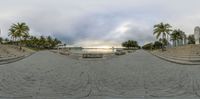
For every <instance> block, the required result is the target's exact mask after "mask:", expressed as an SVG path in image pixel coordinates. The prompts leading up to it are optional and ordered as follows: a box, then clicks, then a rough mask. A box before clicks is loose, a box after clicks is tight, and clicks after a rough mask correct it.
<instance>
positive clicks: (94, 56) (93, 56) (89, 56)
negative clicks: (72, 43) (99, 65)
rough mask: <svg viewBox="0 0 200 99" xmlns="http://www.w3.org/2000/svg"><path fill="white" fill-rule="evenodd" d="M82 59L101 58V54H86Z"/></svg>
mask: <svg viewBox="0 0 200 99" xmlns="http://www.w3.org/2000/svg"><path fill="white" fill-rule="evenodd" d="M82 58H103V54H92V53H86V54H83V55H82Z"/></svg>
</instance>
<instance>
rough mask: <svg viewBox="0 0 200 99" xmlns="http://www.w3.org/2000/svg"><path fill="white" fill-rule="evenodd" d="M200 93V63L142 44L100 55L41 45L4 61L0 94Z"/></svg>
mask: <svg viewBox="0 0 200 99" xmlns="http://www.w3.org/2000/svg"><path fill="white" fill-rule="evenodd" d="M199 96H200V66H197V65H195V66H192V65H188V66H187V65H179V64H174V63H170V62H167V61H164V60H161V59H159V58H157V57H155V56H153V55H151V54H149V53H148V52H145V51H143V50H138V51H136V52H135V53H132V54H128V55H124V56H120V57H115V58H112V59H108V60H98V61H87V60H76V59H73V58H70V57H68V56H63V55H59V54H55V53H52V52H49V51H42V52H38V53H36V54H34V55H32V56H30V57H28V58H26V59H23V60H20V61H18V62H15V63H11V64H6V65H0V99H77V98H78V99H79V98H81V99H126V98H128V99H129V98H130V99H133V98H134V99H154V98H156V99H157V98H158V99H169V98H170V99H178V98H180V99H184V98H185V97H189V98H190V99H192V98H195V99H198V98H199ZM185 99H188V98H185Z"/></svg>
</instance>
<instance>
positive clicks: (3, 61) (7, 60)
mask: <svg viewBox="0 0 200 99" xmlns="http://www.w3.org/2000/svg"><path fill="white" fill-rule="evenodd" d="M33 54H34V53H31V54H29V55H23V56H19V57H11V58H0V65H3V64H9V63H13V62H16V61H19V60H22V59H24V58H26V57H29V56H31V55H33Z"/></svg>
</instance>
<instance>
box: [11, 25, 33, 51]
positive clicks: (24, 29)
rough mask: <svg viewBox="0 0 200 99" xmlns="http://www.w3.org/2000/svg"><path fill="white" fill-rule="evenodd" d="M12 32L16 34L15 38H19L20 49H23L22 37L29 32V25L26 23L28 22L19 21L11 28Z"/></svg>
mask: <svg viewBox="0 0 200 99" xmlns="http://www.w3.org/2000/svg"><path fill="white" fill-rule="evenodd" d="M9 30H10V32H11V33H12V34H13V35H15V36H14V37H15V38H19V40H20V41H19V42H20V49H21V40H22V37H23V35H26V34H28V32H29V30H30V29H29V27H28V25H26V23H24V22H23V23H17V24H13V25H12V26H11V28H10V29H9Z"/></svg>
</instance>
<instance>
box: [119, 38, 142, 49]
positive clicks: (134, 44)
mask: <svg viewBox="0 0 200 99" xmlns="http://www.w3.org/2000/svg"><path fill="white" fill-rule="evenodd" d="M122 46H123V47H126V48H128V49H130V48H134V47H137V48H139V45H138V43H137V41H134V40H128V41H126V42H123V43H122Z"/></svg>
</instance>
